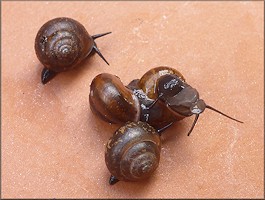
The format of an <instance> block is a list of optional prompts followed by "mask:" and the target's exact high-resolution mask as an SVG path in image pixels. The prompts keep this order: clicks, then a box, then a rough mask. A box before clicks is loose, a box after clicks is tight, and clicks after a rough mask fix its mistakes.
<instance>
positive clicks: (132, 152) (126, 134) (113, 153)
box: [105, 121, 161, 181]
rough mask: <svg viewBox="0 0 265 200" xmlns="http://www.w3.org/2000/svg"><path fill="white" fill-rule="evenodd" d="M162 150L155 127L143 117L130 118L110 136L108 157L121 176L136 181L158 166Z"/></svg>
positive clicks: (109, 166)
mask: <svg viewBox="0 0 265 200" xmlns="http://www.w3.org/2000/svg"><path fill="white" fill-rule="evenodd" d="M160 151H161V141H160V137H159V136H158V134H157V132H156V131H155V129H154V128H153V127H151V126H150V125H148V124H147V123H144V122H140V121H139V122H127V123H126V124H125V125H124V126H122V127H121V128H119V129H118V130H117V131H116V132H115V134H114V135H113V137H112V138H111V139H110V140H109V142H108V144H107V146H106V152H105V161H106V165H107V167H108V169H109V171H110V172H111V174H112V175H114V176H115V177H116V178H118V179H119V180H125V181H137V180H140V179H144V178H147V177H149V176H151V175H152V173H153V172H154V171H155V170H156V168H157V167H158V164H159V160H160Z"/></svg>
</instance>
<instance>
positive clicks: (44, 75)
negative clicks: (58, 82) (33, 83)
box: [41, 68, 57, 85]
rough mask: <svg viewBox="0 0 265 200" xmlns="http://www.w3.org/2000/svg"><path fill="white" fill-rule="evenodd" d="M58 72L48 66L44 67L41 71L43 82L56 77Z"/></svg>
mask: <svg viewBox="0 0 265 200" xmlns="http://www.w3.org/2000/svg"><path fill="white" fill-rule="evenodd" d="M56 74H57V73H56V72H54V71H51V70H49V69H48V68H43V70H42V72H41V82H42V84H43V85H44V84H46V83H48V82H49V81H50V80H51V79H53V77H55V75H56Z"/></svg>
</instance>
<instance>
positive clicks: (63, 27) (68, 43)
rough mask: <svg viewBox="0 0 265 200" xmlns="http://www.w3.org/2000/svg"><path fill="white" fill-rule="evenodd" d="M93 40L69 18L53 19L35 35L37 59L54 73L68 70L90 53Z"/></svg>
mask: <svg viewBox="0 0 265 200" xmlns="http://www.w3.org/2000/svg"><path fill="white" fill-rule="evenodd" d="M93 43H94V41H93V39H92V37H91V36H90V35H89V34H88V32H87V31H86V29H85V27H84V26H83V25H82V24H80V23H79V22H77V21H75V20H73V19H69V18H55V19H53V20H50V21H48V22H47V23H45V24H44V25H43V26H42V27H41V28H40V30H39V32H38V33H37V36H36V39H35V50H36V54H37V57H38V58H39V60H40V61H41V62H42V64H43V65H44V66H45V67H47V68H48V69H50V68H52V70H53V71H55V72H62V71H66V70H69V69H71V68H73V67H75V66H76V65H77V64H79V63H80V62H81V61H82V60H84V58H85V57H86V56H87V55H88V54H89V53H90V52H91V51H92V47H93Z"/></svg>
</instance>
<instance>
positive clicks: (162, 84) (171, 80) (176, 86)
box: [157, 74, 185, 101]
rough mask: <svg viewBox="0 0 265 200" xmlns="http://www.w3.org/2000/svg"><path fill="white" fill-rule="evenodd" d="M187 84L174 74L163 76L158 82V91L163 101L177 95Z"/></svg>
mask: <svg viewBox="0 0 265 200" xmlns="http://www.w3.org/2000/svg"><path fill="white" fill-rule="evenodd" d="M184 84H185V83H184V82H183V81H182V80H181V79H180V78H179V77H178V76H176V75H174V74H167V75H165V76H162V77H161V78H159V79H158V81H157V87H158V88H157V90H158V94H159V97H160V99H161V100H164V101H165V100H166V99H167V98H169V97H173V96H175V95H177V94H178V93H179V92H180V91H181V90H183V88H184V87H185V85H184Z"/></svg>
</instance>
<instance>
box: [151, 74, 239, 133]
mask: <svg viewBox="0 0 265 200" xmlns="http://www.w3.org/2000/svg"><path fill="white" fill-rule="evenodd" d="M152 70H155V69H152ZM154 91H155V92H154V93H155V94H156V95H158V96H157V98H156V99H155V101H154V102H153V103H152V104H151V105H150V106H149V108H148V109H151V108H152V107H153V106H154V105H155V104H156V103H157V102H158V101H159V100H160V101H162V102H163V103H165V104H166V105H167V106H168V108H169V109H170V110H171V111H172V112H173V113H174V114H176V115H177V116H178V118H179V119H181V118H182V119H183V118H185V117H189V116H191V115H195V119H194V121H193V124H192V126H191V129H190V130H189V132H188V136H189V135H190V133H191V132H192V130H193V128H194V127H195V125H196V122H197V120H198V118H199V115H200V114H201V113H203V112H204V110H205V109H206V108H208V109H210V110H213V111H215V112H217V113H219V114H221V115H223V116H225V117H227V118H229V119H232V120H234V121H236V122H239V123H243V122H242V121H240V120H237V119H235V118H232V117H230V116H228V115H226V114H224V113H223V112H221V111H219V110H217V109H215V108H213V107H212V106H210V105H207V104H206V103H205V102H204V100H202V99H200V97H199V93H198V91H197V90H196V89H195V88H193V87H191V86H190V85H189V84H187V83H186V82H185V81H184V80H183V79H182V78H181V77H180V76H178V75H176V74H166V75H164V76H161V77H159V78H158V79H157V82H156V87H155V89H154Z"/></svg>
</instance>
